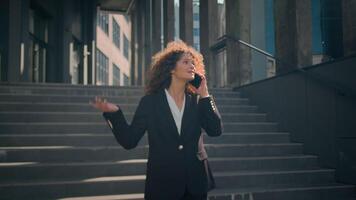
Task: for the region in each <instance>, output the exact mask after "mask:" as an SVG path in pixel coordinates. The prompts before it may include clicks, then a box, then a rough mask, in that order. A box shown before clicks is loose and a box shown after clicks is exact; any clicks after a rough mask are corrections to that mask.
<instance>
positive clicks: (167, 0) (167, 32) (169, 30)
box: [163, 0, 174, 46]
mask: <svg viewBox="0 0 356 200" xmlns="http://www.w3.org/2000/svg"><path fill="white" fill-rule="evenodd" d="M163 13H164V17H163V20H164V22H163V23H164V25H163V30H164V31H163V32H164V46H166V45H167V43H168V42H170V41H173V40H174V0H164V1H163Z"/></svg>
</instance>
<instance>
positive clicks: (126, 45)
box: [124, 35, 130, 60]
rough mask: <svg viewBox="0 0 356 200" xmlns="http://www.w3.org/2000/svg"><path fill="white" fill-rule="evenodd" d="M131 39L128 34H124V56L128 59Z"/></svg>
mask: <svg viewBox="0 0 356 200" xmlns="http://www.w3.org/2000/svg"><path fill="white" fill-rule="evenodd" d="M129 45H130V44H129V40H128V39H127V37H126V35H124V56H125V58H126V59H127V60H128V59H129Z"/></svg>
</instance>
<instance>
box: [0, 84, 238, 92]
mask: <svg viewBox="0 0 356 200" xmlns="http://www.w3.org/2000/svg"><path fill="white" fill-rule="evenodd" d="M0 88H5V89H6V88H10V89H17V88H24V89H27V90H33V89H53V90H56V89H65V90H140V91H143V90H144V87H143V86H108V85H80V84H68V83H30V82H12V83H9V82H0ZM209 91H212V92H213V91H233V90H232V88H231V87H212V88H209Z"/></svg>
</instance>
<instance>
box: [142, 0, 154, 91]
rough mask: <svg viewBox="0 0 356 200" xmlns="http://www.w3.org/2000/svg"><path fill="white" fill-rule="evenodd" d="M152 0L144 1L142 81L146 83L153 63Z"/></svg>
mask: <svg viewBox="0 0 356 200" xmlns="http://www.w3.org/2000/svg"><path fill="white" fill-rule="evenodd" d="M151 5H152V4H151V0H145V1H144V9H145V16H144V20H143V21H144V37H145V38H144V52H145V54H144V63H145V64H144V66H143V67H142V68H143V77H142V78H143V79H142V83H143V85H145V82H146V80H147V78H146V75H147V71H148V70H149V67H150V64H151V57H152V49H151V46H152V45H151V41H152V35H151V28H152V27H151V20H152V10H151Z"/></svg>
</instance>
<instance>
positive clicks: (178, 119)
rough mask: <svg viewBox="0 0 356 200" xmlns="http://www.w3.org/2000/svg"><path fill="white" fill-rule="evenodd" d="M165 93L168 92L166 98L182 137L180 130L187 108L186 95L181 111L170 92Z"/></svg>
mask: <svg viewBox="0 0 356 200" xmlns="http://www.w3.org/2000/svg"><path fill="white" fill-rule="evenodd" d="M164 91H165V92H166V97H167V100H168V104H169V108H170V109H171V112H172V115H173V119H174V122H175V123H176V126H177V129H178V133H179V135H180V130H181V127H182V118H183V113H184V107H185V95H184V99H183V106H182V109H181V110H179V108H178V106H177V104H176V102H175V101H174V99H173V97H172V96H171V95H170V94H169V92H168V90H167V89H164Z"/></svg>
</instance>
